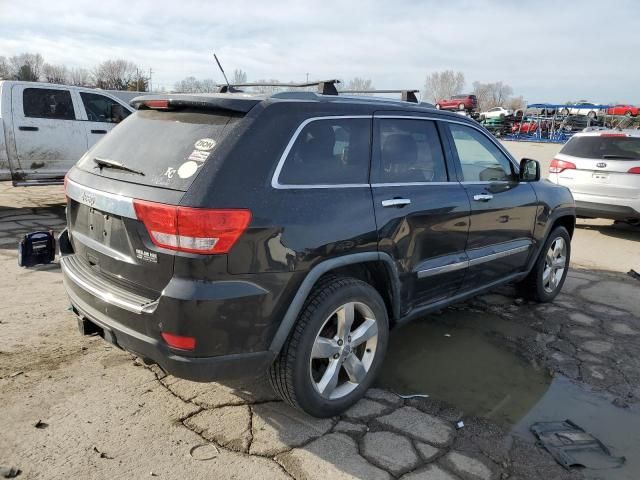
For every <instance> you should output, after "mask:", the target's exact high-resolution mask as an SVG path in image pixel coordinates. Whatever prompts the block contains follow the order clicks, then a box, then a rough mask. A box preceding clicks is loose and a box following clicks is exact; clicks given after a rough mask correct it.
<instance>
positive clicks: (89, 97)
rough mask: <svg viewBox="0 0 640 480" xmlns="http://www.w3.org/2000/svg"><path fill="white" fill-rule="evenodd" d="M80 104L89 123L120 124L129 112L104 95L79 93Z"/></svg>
mask: <svg viewBox="0 0 640 480" xmlns="http://www.w3.org/2000/svg"><path fill="white" fill-rule="evenodd" d="M80 98H82V104H83V105H84V109H85V111H86V112H87V119H88V120H89V121H90V122H105V123H120V122H121V121H122V120H124V119H125V118H127V117H128V116H129V114H130V113H131V112H129V110H127V109H126V108H124V107H123V106H122V105H120V104H119V103H118V102H116V101H114V100H111V99H110V98H109V97H105V96H104V95H98V94H96V93H87V92H80Z"/></svg>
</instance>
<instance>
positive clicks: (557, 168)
mask: <svg viewBox="0 0 640 480" xmlns="http://www.w3.org/2000/svg"><path fill="white" fill-rule="evenodd" d="M575 168H576V164H575V163H571V162H567V161H565V160H558V159H557V158H554V159H553V160H551V165H549V173H560V172H563V171H564V170H571V169H574V170H575Z"/></svg>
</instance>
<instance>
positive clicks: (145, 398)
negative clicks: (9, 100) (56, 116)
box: [0, 184, 640, 480]
mask: <svg viewBox="0 0 640 480" xmlns="http://www.w3.org/2000/svg"><path fill="white" fill-rule="evenodd" d="M63 201H64V197H63V195H62V190H61V188H59V187H54V188H43V189H17V190H15V189H11V187H8V185H7V184H0V268H1V269H2V270H3V272H4V277H5V282H4V283H3V284H2V286H1V288H0V290H1V291H0V294H1V295H2V296H3V298H11V299H14V300H13V301H11V302H5V303H4V304H3V305H2V306H1V307H0V335H1V336H2V338H3V345H2V346H0V403H2V405H3V412H6V415H0V430H1V431H3V432H5V434H4V435H3V436H0V465H4V464H7V463H9V464H15V465H18V466H21V467H22V469H23V470H24V471H25V473H24V474H23V476H22V477H20V478H65V477H66V478H107V477H109V478H113V477H114V476H115V477H118V476H121V477H126V478H142V476H148V475H150V473H151V472H153V473H154V476H155V475H158V476H160V477H161V478H178V476H183V477H184V478H207V477H208V476H211V475H213V476H215V477H216V478H248V477H251V478H295V479H303V478H332V479H333V478H363V479H365V478H366V479H374V478H385V479H386V478H403V479H429V480H438V479H449V480H450V479H454V480H477V479H485V480H486V479H507V478H509V479H520V480H526V479H537V478H543V479H545V480H550V479H554V480H556V479H560V480H562V479H578V478H583V477H587V478H590V479H595V478H601V479H607V480H609V479H612V480H618V479H621V480H637V479H638V478H640V465H639V462H640V451H639V450H640V433H639V432H640V428H639V427H640V318H639V315H640V300H639V299H638V298H639V295H638V293H640V282H638V280H635V279H632V278H631V277H629V276H627V275H625V274H624V273H621V272H620V271H613V270H614V269H618V270H620V268H618V267H617V266H616V267H611V270H602V269H599V270H586V269H581V268H579V265H576V264H574V265H573V267H574V268H572V269H571V270H570V272H569V276H568V279H567V283H566V285H565V288H564V290H563V293H562V294H561V295H560V296H559V297H558V298H557V300H556V301H555V302H554V303H553V304H547V305H538V304H535V303H528V302H527V301H525V300H524V299H522V298H521V297H520V296H519V294H518V292H517V291H515V290H514V289H513V288H508V287H507V288H502V289H499V290H497V291H495V292H492V293H490V294H487V295H484V296H481V297H478V298H475V299H473V300H470V301H468V302H465V303H462V304H458V305H455V306H453V307H450V308H447V309H445V310H443V311H442V312H439V313H437V314H433V315H429V316H428V317H425V318H423V319H419V320H417V321H415V322H413V323H411V324H409V325H406V326H403V327H401V328H398V329H397V330H395V331H394V332H392V335H391V341H390V350H389V353H388V357H387V360H386V362H385V368H384V371H383V374H382V376H381V378H380V380H379V382H378V385H377V388H375V389H371V390H370V391H369V392H367V395H366V398H365V399H364V400H362V401H361V402H359V403H358V404H356V405H355V406H354V407H353V408H352V409H350V410H349V411H348V412H346V413H345V414H344V415H341V416H340V417H338V418H332V419H325V420H317V419H313V418H310V417H308V416H306V415H303V414H301V413H299V412H297V411H295V410H293V409H291V408H289V407H288V406H286V405H285V404H283V403H282V402H280V401H279V400H278V399H277V397H275V395H274V394H273V393H272V392H271V391H270V390H269V388H268V387H267V385H266V384H265V383H263V382H255V381H251V382H246V381H239V382H235V383H228V384H225V385H223V384H216V383H212V384H198V383H193V382H187V381H184V380H179V379H176V378H173V377H170V376H169V377H167V376H165V375H164V374H163V373H162V372H161V371H159V370H158V369H157V368H151V369H150V368H142V365H141V363H140V362H139V361H137V360H135V359H134V358H133V357H132V356H131V355H129V354H127V353H125V352H121V351H118V350H117V349H115V348H112V347H110V346H108V345H106V344H105V343H104V342H103V341H102V340H101V339H97V338H84V337H80V336H79V335H78V334H77V332H76V329H75V320H74V319H73V317H72V316H71V315H70V313H69V312H68V311H66V306H67V304H66V301H65V297H64V291H63V289H62V285H61V279H60V273H59V269H58V268H57V265H55V264H54V265H51V266H48V267H38V268H35V269H31V270H23V269H19V268H18V267H17V266H16V265H15V246H16V242H17V239H18V238H19V237H20V235H22V234H24V233H26V232H28V231H32V230H35V229H48V228H53V229H56V230H59V229H60V228H61V227H62V225H63V224H64V206H63V203H62V202H63ZM583 230H584V229H583V228H578V229H577V230H576V239H575V240H574V242H576V245H580V242H582V241H584V234H585V231H583ZM586 233H589V234H591V233H593V231H589V232H586ZM633 235H636V233H635V231H634V232H632V237H629V238H635V237H634V236H633ZM606 240H607V241H608V242H609V245H610V249H611V250H616V249H617V246H618V245H620V243H619V242H620V241H621V240H620V238H618V237H615V236H611V237H608V238H607V239H606ZM617 242H618V243H617ZM624 242H625V243H624V249H626V250H624V249H622V248H620V250H621V251H627V250H629V249H630V248H631V249H633V243H630V242H629V241H628V239H627V240H624ZM578 253H579V252H578ZM574 258H576V256H574ZM578 258H579V255H578ZM634 258H635V257H634ZM594 261H597V263H598V264H599V265H602V264H603V262H604V263H606V258H604V259H603V258H595V257H594ZM615 265H620V264H619V263H616V264H615ZM633 267H634V266H631V267H630V268H633ZM25 292H28V294H27V293H25ZM393 392H397V393H400V394H412V393H419V394H427V395H429V397H428V398H423V397H415V398H408V399H403V398H400V397H399V396H398V395H396V394H395V393H393ZM567 418H568V419H571V420H572V421H574V422H575V423H577V424H578V425H580V426H582V427H583V428H584V429H585V430H587V431H588V432H590V433H592V434H594V435H595V436H596V437H598V438H599V439H600V440H602V441H603V442H604V443H605V444H606V445H607V446H608V447H609V448H610V449H611V451H612V453H613V454H614V455H624V456H626V457H627V463H626V465H625V466H624V467H622V468H620V469H617V470H607V471H600V472H598V471H593V470H585V471H582V472H581V471H570V472H568V471H566V470H564V469H563V468H562V467H560V466H559V465H558V464H557V463H556V462H555V460H553V458H552V457H551V456H550V455H549V454H548V453H547V452H546V451H545V450H543V449H542V448H540V447H538V446H536V444H535V440H534V438H533V436H532V435H531V434H530V433H529V427H530V425H531V424H532V423H535V422H540V421H550V420H564V419H567ZM38 419H41V420H42V421H44V422H46V423H47V424H49V425H51V427H49V428H47V429H45V430H39V429H36V428H34V427H33V424H34V421H35V420H38ZM460 420H462V421H463V422H464V427H463V428H461V429H458V428H457V424H458V422H459V421H460ZM6 432H9V435H7V434H6ZM202 444H204V445H205V446H206V448H207V450H206V452H205V453H206V456H209V455H210V456H211V457H212V459H211V460H202V459H198V458H197V457H198V454H191V453H190V452H191V451H192V449H193V448H194V447H198V446H199V445H202ZM96 449H97V453H96ZM201 449H202V448H201ZM105 450H106V451H107V454H106V457H103V456H102V454H101V452H105ZM203 451H204V450H203ZM207 458H209V457H207ZM185 472H186V473H185Z"/></svg>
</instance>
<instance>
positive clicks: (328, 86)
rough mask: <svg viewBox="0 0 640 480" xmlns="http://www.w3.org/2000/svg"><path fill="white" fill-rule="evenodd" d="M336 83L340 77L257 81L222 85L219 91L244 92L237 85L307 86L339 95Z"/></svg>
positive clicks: (324, 92) (325, 93) (327, 93)
mask: <svg viewBox="0 0 640 480" xmlns="http://www.w3.org/2000/svg"><path fill="white" fill-rule="evenodd" d="M336 83H340V80H338V79H332V80H319V81H317V82H307V83H278V82H255V83H236V84H234V85H221V86H220V90H218V92H219V93H237V92H242V90H238V89H237V88H236V87H239V88H242V87H287V88H305V87H316V86H317V87H318V93H319V94H321V95H338V89H337V88H336Z"/></svg>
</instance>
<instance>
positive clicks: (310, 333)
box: [269, 277, 389, 417]
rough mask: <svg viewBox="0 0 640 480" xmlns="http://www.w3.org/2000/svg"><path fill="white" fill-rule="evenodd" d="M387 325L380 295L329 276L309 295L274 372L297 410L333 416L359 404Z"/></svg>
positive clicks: (351, 281) (382, 347) (371, 376)
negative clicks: (356, 403)
mask: <svg viewBox="0 0 640 480" xmlns="http://www.w3.org/2000/svg"><path fill="white" fill-rule="evenodd" d="M388 325H389V321H388V318H387V310H386V307H385V304H384V301H383V300H382V298H381V297H380V294H379V293H378V292H377V291H376V290H375V289H374V288H373V287H371V285H369V284H368V283H365V282H362V281H360V280H357V279H354V278H344V277H331V278H329V279H327V280H326V281H324V282H322V283H321V284H320V285H318V287H316V288H315V289H314V290H313V292H312V293H311V294H310V296H309V298H308V299H307V302H306V303H305V306H304V308H303V310H302V312H301V313H300V316H299V317H298V320H297V323H296V325H295V327H294V329H293V332H292V333H291V335H290V337H289V339H288V340H287V342H286V343H285V345H284V347H283V348H282V351H281V352H280V355H279V356H278V358H277V359H276V361H275V362H274V364H273V365H272V367H271V370H270V375H269V377H270V380H271V384H272V386H273V388H274V390H275V391H276V392H277V393H278V394H279V395H280V396H281V397H282V399H283V400H285V401H286V402H288V403H289V404H290V405H292V406H293V407H296V408H299V409H301V410H303V411H305V412H306V413H308V414H310V415H313V416H315V417H331V416H334V415H337V414H340V413H342V412H343V411H344V410H346V409H347V408H349V407H350V406H351V405H353V404H354V403H355V402H357V401H358V400H359V399H360V398H361V397H362V396H363V395H364V393H365V392H366V391H367V389H368V388H369V387H370V385H371V383H372V382H373V380H374V378H375V376H376V375H377V373H378V371H379V370H380V367H381V365H382V361H383V358H384V355H385V352H386V349H387V342H388V331H389V327H388Z"/></svg>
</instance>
